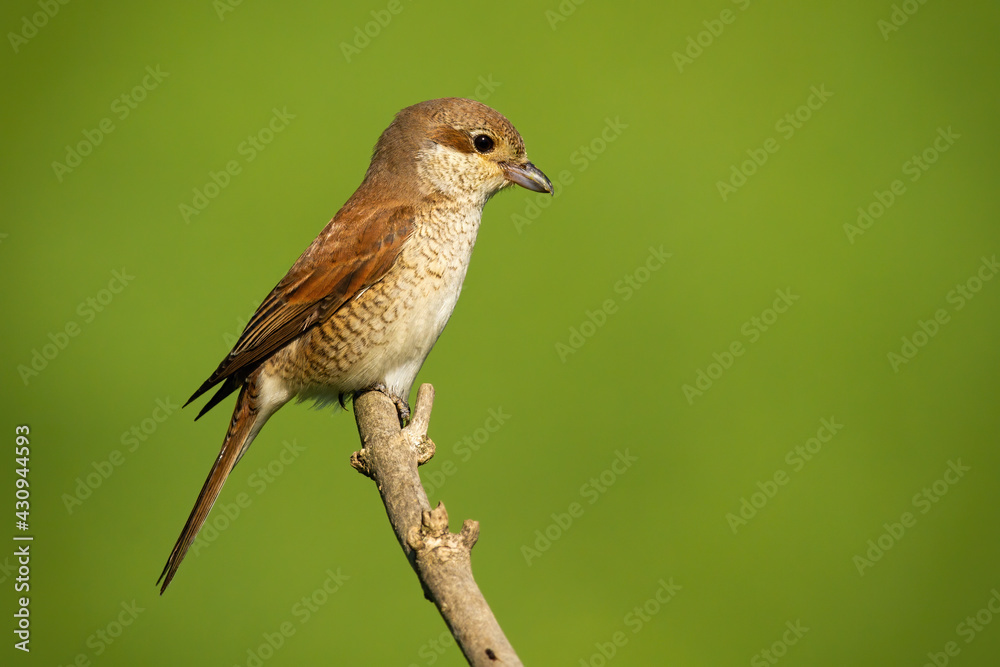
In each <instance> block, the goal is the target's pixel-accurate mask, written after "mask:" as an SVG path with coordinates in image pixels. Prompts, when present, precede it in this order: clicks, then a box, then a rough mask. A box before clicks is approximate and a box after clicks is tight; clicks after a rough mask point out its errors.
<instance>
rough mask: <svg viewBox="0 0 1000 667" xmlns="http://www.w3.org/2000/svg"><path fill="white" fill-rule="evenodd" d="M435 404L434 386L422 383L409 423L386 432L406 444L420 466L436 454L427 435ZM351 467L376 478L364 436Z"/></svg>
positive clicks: (366, 475) (354, 454)
mask: <svg viewBox="0 0 1000 667" xmlns="http://www.w3.org/2000/svg"><path fill="white" fill-rule="evenodd" d="M357 403H358V400H357V397H355V409H357ZM433 405H434V388H433V387H432V386H431V385H429V384H424V385H421V387H420V389H419V391H417V404H416V409H415V410H414V412H413V416H412V417H411V419H410V421H409V423H407V425H406V426H403V427H396V428H395V429H394V432H391V433H388V434H386V435H387V436H388V437H390V438H393V439H394V440H395V441H397V442H399V443H400V444H402V445H404V446H405V447H406V448H407V449H409V450H410V451H411V452H412V453H413V456H414V459H415V460H416V462H417V465H418V466H421V465H423V464H425V463H427V462H428V461H430V460H431V458H432V457H433V456H434V452H435V449H436V447H435V445H434V441H433V440H431V439H430V438H429V437H428V436H427V428H428V426H429V425H430V419H431V408H432V407H433ZM351 467H352V468H354V469H355V470H357V471H358V472H359V473H361V474H362V475H364V476H365V477H369V478H371V479H375V477H374V466H373V465H372V462H371V461H370V460H369V455H368V448H367V445H366V443H365V439H364V438H362V441H361V449H359V450H358V451H356V452H354V453H353V454H351Z"/></svg>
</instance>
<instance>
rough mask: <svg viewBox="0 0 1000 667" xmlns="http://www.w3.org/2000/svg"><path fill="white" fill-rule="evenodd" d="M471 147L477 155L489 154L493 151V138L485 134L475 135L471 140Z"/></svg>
mask: <svg viewBox="0 0 1000 667" xmlns="http://www.w3.org/2000/svg"><path fill="white" fill-rule="evenodd" d="M472 145H473V146H475V147H476V151H477V152H479V153H489V152H491V151H492V150H493V147H494V143H493V137H491V136H489V135H486V134H477V135H476V136H474V137H473V138H472Z"/></svg>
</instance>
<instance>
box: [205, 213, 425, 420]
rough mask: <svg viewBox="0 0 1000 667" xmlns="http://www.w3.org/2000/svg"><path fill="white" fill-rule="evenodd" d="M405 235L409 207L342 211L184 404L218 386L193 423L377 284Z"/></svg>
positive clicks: (409, 223)
mask: <svg viewBox="0 0 1000 667" xmlns="http://www.w3.org/2000/svg"><path fill="white" fill-rule="evenodd" d="M373 208H374V210H373ZM412 232H413V209H412V207H409V206H395V207H381V206H380V207H371V208H367V210H365V211H363V212H361V211H358V210H357V209H354V208H351V207H345V208H344V209H342V210H341V211H340V212H339V213H337V216H336V217H335V218H334V219H333V220H331V221H330V224H328V225H327V226H326V228H325V229H323V231H322V232H320V234H319V236H317V237H316V240H315V241H313V242H312V245H310V246H309V248H307V249H306V251H305V252H304V253H302V256H301V257H299V259H298V260H297V261H296V262H295V264H293V265H292V268H291V269H289V271H288V274H287V275H286V276H285V277H284V278H282V280H281V282H279V283H278V284H277V286H276V287H275V288H274V289H273V290H271V293H270V294H268V295H267V298H266V299H264V302H263V303H262V304H261V305H260V307H259V308H258V309H257V312H256V313H254V316H253V317H252V318H250V322H249V323H248V324H247V326H246V329H244V330H243V334H242V335H241V336H240V338H239V340H238V341H236V345H235V346H234V347H233V349H232V351H231V352H230V353H229V355H228V356H226V358H225V359H224V360H223V361H222V363H221V364H219V367H218V368H217V369H215V372H214V373H212V375H211V376H210V377H209V378H208V379H207V380H205V382H204V383H202V385H201V386H200V387H199V388H198V391H196V392H195V393H194V395H192V396H191V398H189V399H188V402H187V403H190V402H191V401H193V400H195V399H196V398H198V397H199V396H201V395H202V394H204V393H205V392H206V391H208V390H209V389H211V388H212V387H213V386H215V385H216V384H218V383H220V382H223V385H222V387H220V388H219V391H218V392H217V393H216V394H215V395H214V396H212V398H211V399H210V400H209V401H208V403H206V404H205V407H204V408H202V410H201V412H199V413H198V417H201V416H202V415H203V414H205V413H206V412H208V411H209V410H211V409H212V408H213V407H214V406H215V405H216V404H218V403H219V401H221V400H222V399H224V398H225V397H226V396H228V395H229V394H231V393H232V392H234V391H236V389H238V388H239V386H240V385H241V384H243V381H244V380H245V379H246V378H247V376H249V375H250V373H252V372H253V371H254V370H256V369H257V367H259V366H260V365H261V364H262V363H264V361H266V360H267V358H268V357H270V356H271V355H272V354H274V353H275V352H276V351H277V350H279V349H281V348H282V347H284V346H285V345H287V344H288V343H290V342H291V341H292V340H294V339H295V338H296V337H298V336H300V335H301V334H302V333H303V332H304V331H306V330H307V329H309V328H310V327H311V326H313V325H314V324H316V323H317V322H319V321H322V320H324V319H325V318H327V317H328V316H329V315H331V314H332V313H333V312H335V311H336V310H337V309H338V308H340V307H341V306H342V305H344V304H345V303H346V302H347V301H349V300H351V299H352V298H353V297H354V296H355V295H356V294H358V293H359V292H360V291H362V290H363V289H365V288H367V287H369V286H371V285H373V284H374V283H376V282H378V281H379V280H381V279H382V277H383V276H385V274H386V272H387V271H388V270H389V268H390V267H391V266H392V264H393V262H395V261H396V257H397V256H398V255H399V252H400V250H401V249H402V245H403V242H404V241H405V240H406V239H407V238H408V237H409V236H410V234H411V233H412ZM187 403H185V405H187ZM196 419H197V417H196Z"/></svg>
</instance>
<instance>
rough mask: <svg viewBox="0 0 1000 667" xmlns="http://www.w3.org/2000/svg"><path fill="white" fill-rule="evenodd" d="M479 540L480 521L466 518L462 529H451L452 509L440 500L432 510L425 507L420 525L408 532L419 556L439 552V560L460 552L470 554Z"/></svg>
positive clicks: (411, 545) (411, 544)
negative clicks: (455, 530)
mask: <svg viewBox="0 0 1000 667" xmlns="http://www.w3.org/2000/svg"><path fill="white" fill-rule="evenodd" d="M478 540H479V522H478V521H473V520H472V519H466V520H465V522H464V523H463V524H462V532H460V533H450V532H448V510H446V509H445V506H444V503H442V502H439V503H438V506H437V507H435V508H434V509H432V510H424V511H423V514H422V515H421V517H420V526H419V527H418V526H412V527H411V528H410V532H409V534H408V535H407V536H406V543H407V544H408V545H409V546H410V548H411V549H413V551H414V552H415V553H416V554H417V558H418V559H419V558H421V557H427V556H429V555H430V554H431V552H436V553H435V557H436V558H437V559H438V560H448V559H450V558H452V557H454V556H456V555H458V554H463V555H464V557H465V558H469V557H470V554H471V552H472V547H473V546H475V544H476V542H477V541H478Z"/></svg>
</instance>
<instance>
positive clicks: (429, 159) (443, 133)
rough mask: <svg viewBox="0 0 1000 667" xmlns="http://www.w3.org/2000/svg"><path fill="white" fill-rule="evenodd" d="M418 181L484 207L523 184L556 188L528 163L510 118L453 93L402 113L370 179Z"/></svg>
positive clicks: (424, 190)
mask: <svg viewBox="0 0 1000 667" xmlns="http://www.w3.org/2000/svg"><path fill="white" fill-rule="evenodd" d="M390 174H391V175H393V180H395V181H396V182H399V181H400V180H412V181H414V185H416V186H417V188H418V189H419V191H420V194H422V195H428V194H437V195H441V196H444V197H446V198H449V199H454V200H467V201H471V202H475V203H478V204H479V205H480V206H481V205H483V204H485V203H486V201H487V200H488V199H489V198H490V197H492V196H493V195H494V194H496V193H497V192H499V191H500V190H502V189H503V188H506V187H509V186H511V185H514V184H517V185H520V186H522V187H524V188H527V189H529V190H533V191H535V192H549V193H551V192H552V183H551V182H550V181H549V179H548V178H546V176H545V174H543V173H542V172H541V170H539V169H538V168H537V167H535V165H533V164H532V163H531V162H529V161H528V158H527V155H526V154H525V150H524V140H523V139H521V135H520V134H518V132H517V130H516V129H514V126H513V125H511V123H510V121H508V120H507V119H506V118H504V116H503V115H502V114H500V113H498V112H497V111H494V110H493V109H491V108H490V107H488V106H486V105H485V104H482V103H481V102H476V101H473V100H466V99H461V98H455V97H448V98H443V99H437V100H429V101H427V102H421V103H420V104H415V105H413V106H411V107H407V108H405V109H403V110H402V111H400V112H399V113H398V114H396V119H395V120H394V121H393V122H392V124H391V125H390V126H389V127H388V128H387V129H386V131H385V132H383V133H382V136H381V138H380V139H379V141H378V144H377V145H376V146H375V153H374V155H373V156H372V164H371V167H369V170H368V176H367V178H377V179H378V180H382V178H381V177H382V176H389V175H390Z"/></svg>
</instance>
